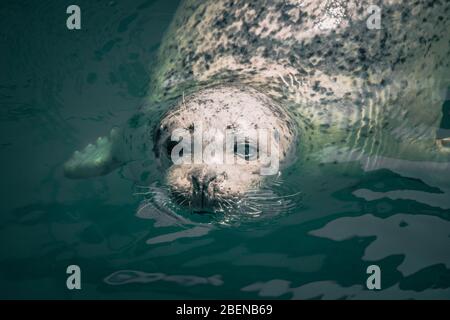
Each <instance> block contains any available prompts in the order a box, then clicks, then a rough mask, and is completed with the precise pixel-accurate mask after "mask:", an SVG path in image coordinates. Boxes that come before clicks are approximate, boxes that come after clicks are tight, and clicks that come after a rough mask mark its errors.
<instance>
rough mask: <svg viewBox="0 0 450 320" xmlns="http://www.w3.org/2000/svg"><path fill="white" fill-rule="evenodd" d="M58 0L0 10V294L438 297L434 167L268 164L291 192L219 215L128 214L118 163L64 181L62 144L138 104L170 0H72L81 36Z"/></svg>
mask: <svg viewBox="0 0 450 320" xmlns="http://www.w3.org/2000/svg"><path fill="white" fill-rule="evenodd" d="M70 4H72V2H71V1H39V2H38V1H33V2H31V1H6V2H5V1H3V2H2V4H1V5H0V8H1V10H0V24H1V28H0V49H1V52H2V54H1V56H2V59H1V61H0V65H1V73H0V106H1V108H0V121H1V126H0V130H1V140H0V153H1V164H2V165H1V167H0V170H1V195H2V201H1V210H0V298H3V299H11V298H32V299H47V298H58V299H76V298H88V299H98V298H102V299H115V298H126V299H131V298H140V299H161V298H169V299H201V298H248V299H257V298H258V299H259V298H280V299H291V298H299V299H312V298H325V299H343V298H356V299H358V298H369V299H381V298H392V299H409V298H418V299H422V298H423V299H428V298H439V299H448V298H450V187H449V184H448V180H449V178H448V174H449V171H448V170H446V171H442V172H441V173H440V174H439V172H438V173H436V170H435V169H436V168H433V167H431V168H430V167H426V166H424V167H421V168H415V169H414V168H413V169H412V170H403V171H401V170H400V171H399V170H394V169H393V167H392V166H389V165H386V166H381V167H380V168H378V170H370V171H367V170H364V169H363V168H364V166H361V164H360V163H354V164H351V165H349V164H334V163H329V164H323V165H322V166H320V167H318V168H316V170H315V171H314V172H311V171H310V170H309V169H307V168H304V167H303V166H302V164H301V163H299V164H297V165H294V166H292V167H291V168H290V169H289V170H288V171H286V172H284V173H283V174H284V177H285V181H286V186H288V187H289V188H291V189H292V190H295V191H297V190H300V191H301V197H300V198H298V199H297V200H296V203H295V206H294V207H293V208H291V209H290V210H289V212H286V213H285V214H281V215H279V216H277V217H273V218H271V219H255V220H254V221H247V220H246V221H242V223H239V222H235V223H233V224H231V225H221V224H218V223H214V222H208V221H204V219H203V220H202V221H201V222H198V221H195V220H196V218H195V217H189V216H187V217H186V219H188V222H187V223H182V224H173V223H170V221H169V222H167V221H166V220H164V219H163V220H161V219H159V220H158V219H156V221H155V216H154V213H152V212H151V209H148V208H147V210H144V211H142V212H141V213H139V214H137V208H138V207H139V205H140V203H141V201H142V200H143V199H142V197H141V196H139V195H136V194H135V193H136V189H135V186H134V185H133V182H132V181H131V180H130V179H129V178H128V177H127V176H126V175H125V174H124V173H123V172H114V173H112V174H110V175H108V176H105V177H100V178H95V179H90V180H68V179H66V178H64V177H63V175H62V168H61V166H62V163H63V162H64V161H65V160H66V159H67V158H68V157H69V156H70V155H71V153H72V152H73V150H75V149H79V148H80V147H82V146H84V145H86V144H87V143H88V142H89V141H91V140H93V138H95V137H98V136H100V135H103V134H104V133H105V132H108V130H109V129H110V128H111V127H112V126H114V125H120V124H121V123H123V121H125V120H126V119H127V118H129V117H130V116H131V115H132V114H133V113H134V112H135V111H136V110H137V108H138V106H139V105H140V104H142V100H143V98H144V97H145V95H146V94H147V92H146V88H147V84H148V81H149V75H148V71H147V70H148V66H149V65H150V63H151V61H152V56H153V55H154V54H155V51H156V49H157V48H158V45H159V43H160V41H161V37H162V35H163V33H164V31H165V30H166V28H167V26H168V24H169V23H170V20H171V18H172V16H173V14H174V11H175V9H176V6H177V1H167V0H164V1H163V0H158V1H152V0H147V1H145V0H140V1H126V2H125V1H121V2H118V1H109V2H108V1H95V2H94V1H86V0H79V1H77V4H78V5H79V6H80V7H81V9H82V30H81V31H69V30H67V29H66V27H65V23H66V17H67V15H66V13H65V10H66V8H67V6H68V5H70ZM349 166H350V167H351V168H349ZM433 170H434V171H433ZM430 172H431V173H433V174H431V173H430ZM445 174H447V176H446V175H445ZM439 175H440V179H433V177H435V176H439ZM149 210H150V211H149ZM72 264H76V265H79V266H80V268H81V274H82V289H81V290H78V291H77V290H73V291H69V290H68V289H67V288H66V277H67V274H66V268H67V266H68V265H72ZM372 264H376V265H378V266H379V267H380V269H381V286H382V289H381V290H378V291H370V290H368V289H367V288H366V279H367V277H368V275H367V273H366V268H367V267H368V266H369V265H372Z"/></svg>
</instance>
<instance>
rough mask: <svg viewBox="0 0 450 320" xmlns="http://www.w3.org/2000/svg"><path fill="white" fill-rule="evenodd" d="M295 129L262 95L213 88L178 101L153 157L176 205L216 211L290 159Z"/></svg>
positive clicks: (158, 137) (157, 135) (162, 127)
mask: <svg viewBox="0 0 450 320" xmlns="http://www.w3.org/2000/svg"><path fill="white" fill-rule="evenodd" d="M296 128H297V126H296V125H295V122H294V120H293V119H292V118H291V116H290V115H289V114H288V113H287V112H286V111H285V110H283V109H282V108H281V107H280V106H279V105H278V104H276V102H274V101H273V100H272V99H270V98H269V97H267V96H266V95H264V94H263V93H261V92H258V91H257V90H254V89H252V88H248V87H245V88H243V87H236V86H220V87H214V88H209V89H204V90H200V91H198V92H196V93H194V94H192V95H190V96H188V97H186V98H183V99H182V100H181V101H179V102H178V104H177V105H176V106H175V107H173V108H172V109H171V110H170V112H168V113H167V114H166V115H164V116H163V118H162V120H161V122H160V125H159V127H158V129H157V131H156V133H155V143H154V145H155V155H156V158H157V159H158V162H159V165H160V166H161V168H162V169H163V170H165V172H166V175H165V180H166V183H167V185H168V186H169V189H170V193H171V196H172V197H173V198H174V199H176V200H177V202H178V203H180V204H185V205H186V206H188V207H190V208H193V209H194V211H197V212H202V211H209V210H211V209H212V210H214V211H217V210H220V209H221V208H223V207H224V206H225V207H226V206H227V204H230V203H236V201H239V199H241V198H242V197H243V196H245V194H246V193H248V192H250V191H252V192H254V191H255V190H257V189H258V188H259V187H260V186H261V185H262V184H263V182H264V180H265V178H266V177H267V176H271V175H277V174H279V170H280V165H286V164H287V163H288V162H289V160H292V158H293V157H294V154H295V149H296V143H295V142H296V141H297V131H296Z"/></svg>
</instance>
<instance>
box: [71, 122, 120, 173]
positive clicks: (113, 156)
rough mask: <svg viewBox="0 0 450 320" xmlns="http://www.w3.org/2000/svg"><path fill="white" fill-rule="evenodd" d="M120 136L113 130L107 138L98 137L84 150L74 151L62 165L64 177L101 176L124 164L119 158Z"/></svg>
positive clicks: (117, 131)
mask: <svg viewBox="0 0 450 320" xmlns="http://www.w3.org/2000/svg"><path fill="white" fill-rule="evenodd" d="M121 145H122V143H121V134H120V130H119V129H118V128H113V129H112V130H111V133H110V134H109V136H106V137H99V138H98V139H97V141H96V143H95V145H93V144H88V145H87V146H86V147H85V148H84V150H82V151H75V152H74V154H73V155H72V157H71V158H70V159H69V160H68V161H67V162H66V163H65V164H64V175H65V176H66V177H68V178H71V179H83V178H90V177H96V176H102V175H105V174H108V173H110V172H111V171H113V170H115V169H117V168H118V167H120V166H122V165H123V164H125V160H124V159H123V158H122V157H121V154H122V153H121Z"/></svg>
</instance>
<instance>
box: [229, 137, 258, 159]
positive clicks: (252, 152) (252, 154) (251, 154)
mask: <svg viewBox="0 0 450 320" xmlns="http://www.w3.org/2000/svg"><path fill="white" fill-rule="evenodd" d="M234 154H235V155H237V156H238V157H240V158H242V159H245V160H249V161H254V160H256V159H257V158H258V148H257V147H256V146H255V145H254V144H252V143H250V142H248V141H246V142H245V143H240V144H238V143H235V144H234Z"/></svg>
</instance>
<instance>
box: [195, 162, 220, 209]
mask: <svg viewBox="0 0 450 320" xmlns="http://www.w3.org/2000/svg"><path fill="white" fill-rule="evenodd" d="M216 180H217V174H216V173H215V172H214V171H211V170H209V171H208V170H196V171H194V172H193V173H192V174H191V183H192V206H193V207H194V208H200V209H205V208H208V207H211V206H212V202H214V193H215V182H216Z"/></svg>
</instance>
